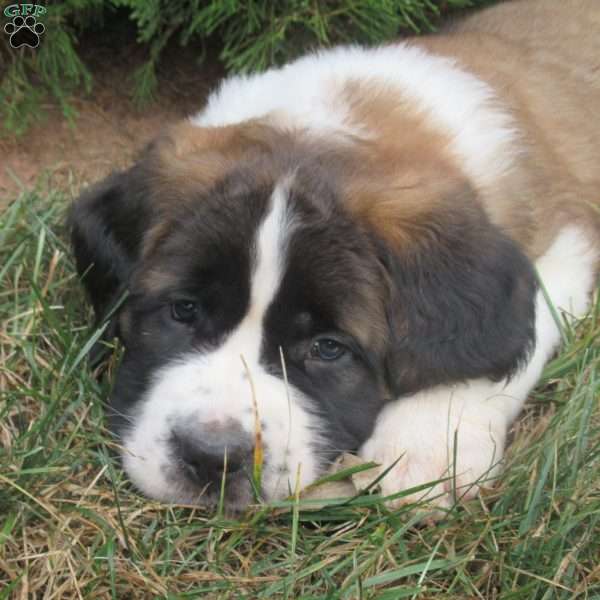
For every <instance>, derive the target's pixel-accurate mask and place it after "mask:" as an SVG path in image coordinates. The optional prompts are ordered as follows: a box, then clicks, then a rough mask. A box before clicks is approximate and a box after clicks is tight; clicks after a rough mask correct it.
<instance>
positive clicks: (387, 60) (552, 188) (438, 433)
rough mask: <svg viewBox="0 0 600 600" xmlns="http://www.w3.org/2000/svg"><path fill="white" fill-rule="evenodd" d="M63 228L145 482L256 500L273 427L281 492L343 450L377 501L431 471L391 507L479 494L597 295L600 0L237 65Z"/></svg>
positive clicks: (574, 0) (268, 493)
mask: <svg viewBox="0 0 600 600" xmlns="http://www.w3.org/2000/svg"><path fill="white" fill-rule="evenodd" d="M70 226H71V231H72V240H73V245H74V252H75V257H76V262H77V267H78V271H79V273H80V274H81V277H82V279H83V283H84V284H85V286H86V288H87V291H88V294H89V298H90V299H91V302H92V304H93V306H94V309H95V312H96V314H97V315H98V317H99V318H104V317H106V315H108V314H110V315H111V319H112V323H113V326H114V328H115V329H114V332H115V333H116V334H118V336H119V337H120V339H121V340H122V342H123V344H124V346H125V353H124V356H123V360H122V363H121V365H120V369H119V372H118V375H117V378H116V382H115V386H114V391H113V393H112V398H111V401H110V411H109V417H110V426H111V429H112V430H113V431H114V432H115V433H116V434H117V436H118V438H119V440H120V445H121V448H122V460H123V465H124V468H125V471H126V472H127V474H128V475H129V477H130V478H131V480H132V481H133V483H134V484H135V485H136V486H137V487H138V488H139V489H140V490H141V491H142V492H144V493H145V494H147V495H149V496H151V497H153V498H157V499H160V500H163V501H166V502H178V503H190V504H201V505H210V504H214V503H215V502H216V501H217V500H218V499H219V497H220V494H221V493H223V497H224V501H225V503H226V505H227V506H228V507H229V508H230V509H234V510H235V509H241V508H244V507H245V506H247V505H248V504H249V503H251V502H253V501H254V498H255V492H256V490H255V489H254V488H253V483H252V477H251V473H252V470H253V468H254V466H255V463H256V459H257V451H258V450H259V448H257V440H260V451H261V455H262V458H261V460H262V477H261V480H260V488H259V489H258V494H259V495H260V497H262V498H263V499H265V500H267V501H269V500H273V499H278V498H283V497H286V496H287V495H288V494H289V493H290V490H294V489H297V486H305V485H306V484H309V483H310V482H312V481H314V480H315V479H316V478H318V477H319V476H320V475H322V474H323V473H324V472H325V471H326V470H327V469H328V466H329V465H330V464H331V463H332V461H333V460H334V459H335V458H336V457H337V456H338V455H339V454H340V453H342V452H351V453H356V454H357V455H358V456H359V457H360V458H362V459H364V460H368V461H375V462H377V463H378V464H380V465H381V467H382V468H387V467H390V465H393V466H392V468H391V469H389V471H388V472H387V474H386V476H385V477H384V478H383V480H382V482H381V487H382V492H383V493H384V494H386V495H390V494H394V493H396V492H398V491H401V490H406V489H409V488H412V487H414V486H418V485H420V484H423V483H426V482H429V481H437V483H436V484H435V485H434V486H433V487H432V488H431V489H429V490H428V491H426V492H422V491H421V492H420V493H419V494H417V493H411V494H409V495H407V496H405V497H403V498H402V500H401V501H402V502H409V501H413V500H415V499H419V498H421V496H423V495H424V494H425V495H426V499H430V500H431V502H432V503H433V504H434V505H436V506H437V507H440V508H442V509H443V508H445V507H448V506H450V505H452V504H453V503H454V502H455V501H456V499H457V498H459V499H464V498H470V497H473V496H474V495H475V494H476V493H477V490H478V488H479V486H480V485H481V484H482V483H483V482H484V481H489V480H490V479H493V478H494V477H496V476H497V474H498V473H499V470H500V466H501V464H502V456H503V451H504V446H505V442H506V437H507V431H508V428H509V427H510V425H511V422H512V421H513V420H514V419H515V418H516V417H517V415H518V414H519V411H520V410H521V408H522V406H523V403H524V401H525V399H526V398H527V395H528V393H529V392H530V390H531V389H532V387H533V386H534V385H535V383H536V381H537V380H538V378H539V376H540V373H541V372H542V368H543V366H544V364H545V363H546V362H547V361H548V359H549V358H550V357H551V356H552V355H553V353H554V352H555V350H556V349H557V346H558V344H559V342H560V339H561V334H560V328H559V324H558V322H557V320H556V318H555V317H556V314H557V312H556V311H557V310H558V311H559V314H560V311H562V314H564V315H566V316H567V317H578V316H581V315H583V314H585V312H586V309H587V308H588V307H589V304H590V301H591V298H590V296H591V294H592V292H593V290H594V286H595V282H596V277H597V271H598V266H599V264H600V2H598V0H523V1H514V2H507V3H502V4H500V5H497V6H495V7H492V8H489V9H487V10H484V11H482V12H479V13H475V14H473V15H471V16H470V17H469V18H467V19H466V20H464V21H461V22H458V23H454V24H451V25H450V26H449V27H448V28H447V29H445V30H444V31H442V32H441V33H439V34H437V35H432V36H428V37H420V38H415V39H409V40H406V41H402V42H400V43H392V44H389V45H385V46H381V47H377V48H362V47H358V46H346V47H339V48H334V49H331V50H323V51H319V52H317V53H315V54H309V55H308V56H305V57H303V58H301V59H299V60H296V61H294V62H292V63H290V64H288V65H286V66H284V67H282V68H274V69H271V70H268V71H266V72H265V73H261V74H255V75H248V76H234V77H230V78H229V79H226V80H225V81H224V82H223V83H222V84H221V85H220V86H219V88H218V89H217V90H216V91H215V92H213V93H212V95H211V96H210V97H209V99H208V102H207V104H206V106H205V108H204V109H203V110H202V111H201V112H200V113H198V114H197V115H195V116H193V117H192V118H190V119H187V120H186V121H184V122H183V123H179V124H176V125H175V126H172V127H170V128H168V129H166V131H164V132H163V133H162V134H161V135H159V136H158V137H157V139H156V140H155V141H153V142H152V143H151V144H150V145H149V147H148V148H146V150H145V151H144V152H143V154H142V156H141V157H140V159H139V161H138V162H137V163H136V164H134V165H133V166H132V167H131V168H130V169H129V170H126V171H123V172H119V173H115V174H113V175H112V176H111V177H109V178H108V179H107V180H106V181H104V182H102V183H100V184H99V185H97V186H95V187H92V188H91V189H90V190H88V191H86V192H84V194H83V195H82V197H81V198H80V199H79V200H77V202H76V203H75V204H74V206H73V209H72V213H71V220H70ZM123 297H125V300H124V301H123ZM119 301H121V302H120V303H119ZM555 309H556V310H555ZM559 320H560V319H559ZM259 433H260V437H259V435H258V434H259ZM253 465H254V466H253ZM223 477H224V479H223ZM255 479H256V478H254V483H256V481H255ZM254 487H255V486H254ZM395 502H396V503H397V502H399V501H398V500H396V501H395ZM392 504H393V503H392Z"/></svg>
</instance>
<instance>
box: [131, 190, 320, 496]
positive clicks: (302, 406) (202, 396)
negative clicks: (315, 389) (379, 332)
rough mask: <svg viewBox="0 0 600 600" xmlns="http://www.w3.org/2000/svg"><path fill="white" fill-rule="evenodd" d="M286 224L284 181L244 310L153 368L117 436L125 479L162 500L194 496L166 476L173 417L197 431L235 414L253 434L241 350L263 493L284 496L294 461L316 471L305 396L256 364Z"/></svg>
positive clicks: (291, 483)
mask: <svg viewBox="0 0 600 600" xmlns="http://www.w3.org/2000/svg"><path fill="white" fill-rule="evenodd" d="M290 227H291V223H290V219H289V218H288V215H287V182H285V181H284V182H283V183H281V184H280V185H278V186H277V187H276V188H275V191H274V192H273V195H272V207H271V210H270V212H269V214H268V215H267V217H266V218H265V220H264V222H263V223H262V225H261V226H260V228H259V231H258V233H257V239H256V265H255V270H254V272H253V274H252V284H251V294H250V298H251V299H250V306H249V309H248V312H247V314H246V316H245V317H244V319H243V320H242V322H241V323H240V324H239V326H238V327H237V328H236V329H235V331H233V332H232V333H231V334H230V335H229V337H228V338H227V339H226V341H225V342H224V343H223V344H222V345H221V346H220V347H219V348H218V349H216V350H214V351H212V352H209V353H189V354H187V355H186V356H184V357H182V358H181V359H179V360H178V361H176V362H175V363H173V364H170V365H168V366H166V367H165V368H163V369H162V370H161V371H160V372H158V374H157V375H156V377H155V380H154V383H153V385H152V386H151V388H150V390H149V392H148V394H147V395H146V397H145V398H143V399H142V400H141V402H140V408H139V413H138V414H136V415H134V416H133V419H132V423H134V426H133V428H132V429H131V431H130V432H129V433H128V434H127V435H125V436H124V446H125V452H124V454H123V462H124V466H125V469H126V471H127V473H128V474H129V476H130V477H131V479H132V481H133V482H134V483H135V484H136V485H137V487H139V488H140V489H141V490H142V491H143V492H145V493H146V494H148V495H150V496H152V497H154V498H158V499H161V500H166V501H179V502H194V500H195V498H193V497H188V496H186V495H184V494H183V492H182V490H181V489H178V488H177V485H176V484H175V485H174V483H173V481H172V480H170V479H169V478H168V477H167V476H166V473H167V471H168V467H169V466H172V463H173V457H172V456H171V454H170V453H171V451H172V449H171V448H170V446H169V443H168V442H169V438H170V437H171V429H172V427H173V425H174V424H175V423H180V422H182V421H183V422H184V423H186V427H187V428H188V429H189V428H193V425H194V423H195V424H196V426H197V429H198V435H199V436H201V435H202V428H203V427H204V426H205V424H210V423H215V422H216V423H224V422H227V421H228V420H230V419H234V420H235V421H237V422H239V423H241V425H242V427H243V429H244V430H245V431H246V432H248V433H249V434H250V435H252V433H253V431H254V414H253V410H252V406H253V404H252V392H251V386H250V381H249V380H248V377H247V373H246V371H245V368H244V365H243V362H242V359H241V357H242V356H243V357H244V360H245V361H246V364H247V365H248V369H249V372H250V376H251V378H252V382H253V384H254V386H255V391H256V402H257V406H258V413H259V417H260V419H261V421H262V423H263V433H262V437H263V443H264V445H265V449H266V460H265V463H264V466H263V476H262V483H263V492H264V494H265V496H266V497H267V498H275V497H278V496H284V495H286V494H287V493H288V490H289V489H290V487H291V488H292V489H293V488H294V487H295V485H296V477H297V471H298V467H299V466H300V477H299V483H300V484H301V485H306V484H307V483H309V482H310V481H312V480H313V479H314V478H315V477H316V475H317V469H318V465H317V461H316V459H315V457H314V456H313V454H312V452H311V446H312V445H313V443H314V442H315V436H316V435H317V434H316V433H315V428H314V424H313V423H312V418H311V416H310V415H309V413H308V412H307V410H306V403H307V399H306V398H304V397H303V395H302V394H301V393H300V392H299V391H297V390H296V389H294V388H293V387H292V386H289V388H288V389H287V390H286V386H285V383H284V381H282V380H281V379H280V378H278V377H274V376H272V375H270V374H268V373H267V372H266V371H265V370H264V368H263V366H262V365H261V364H260V363H259V357H260V349H261V345H262V337H263V318H264V315H265V313H266V311H267V309H268V307H269V305H270V303H271V302H272V300H273V298H274V296H275V294H276V292H277V290H278V288H279V284H280V278H281V275H282V273H283V269H284V260H285V246H286V239H287V237H288V236H289V230H290ZM288 398H289V400H288Z"/></svg>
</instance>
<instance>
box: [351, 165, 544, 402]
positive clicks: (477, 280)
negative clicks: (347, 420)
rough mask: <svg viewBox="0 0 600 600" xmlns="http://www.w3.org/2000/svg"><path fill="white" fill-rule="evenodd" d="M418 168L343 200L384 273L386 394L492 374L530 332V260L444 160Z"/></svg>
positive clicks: (508, 367) (520, 354)
mask: <svg viewBox="0 0 600 600" xmlns="http://www.w3.org/2000/svg"><path fill="white" fill-rule="evenodd" d="M419 172H420V173H421V175H420V176H419V177H417V178H414V179H413V182H412V183H411V184H409V183H408V182H409V181H410V178H407V177H405V178H404V180H403V181H404V183H399V184H396V185H394V184H393V183H392V182H389V181H388V182H387V185H386V183H385V179H384V178H379V181H378V183H377V184H375V188H373V187H372V186H371V188H370V189H371V192H370V196H368V201H365V198H366V197H367V196H365V195H364V194H363V196H362V198H361V199H358V198H357V197H355V198H354V204H353V205H351V207H352V209H353V210H354V212H355V214H357V215H358V216H359V218H360V219H361V220H362V221H363V222H365V223H367V224H368V227H369V228H370V229H371V231H372V232H374V234H375V236H376V237H377V238H378V239H379V241H380V244H381V259H382V263H383V265H384V269H385V271H386V273H387V276H388V280H389V297H388V299H387V314H388V321H389V328H390V338H389V347H388V352H387V358H386V363H387V364H386V366H387V372H388V383H389V386H390V389H391V390H392V391H393V392H394V393H395V394H404V393H409V392H414V391H416V390H419V389H422V388H426V387H431V386H434V385H439V384H443V383H450V382H456V381H461V380H466V379H472V378H477V377H489V378H491V379H493V380H500V379H502V378H504V377H506V376H509V375H510V374H511V373H513V372H514V371H515V369H517V368H518V367H519V365H520V364H521V363H522V362H523V361H524V360H525V359H526V357H527V355H528V352H529V350H530V349H531V348H532V347H533V345H534V341H535V340H534V336H535V329H534V317H535V312H534V299H535V292H536V279H535V274H534V270H533V267H532V265H531V263H530V261H529V260H528V259H527V257H526V256H525V255H524V254H523V252H522V251H521V250H520V249H519V248H518V246H517V245H516V244H515V243H514V242H513V241H512V240H511V239H510V238H509V237H508V236H506V235H505V234H504V233H503V232H502V231H501V230H500V229H499V228H498V227H497V226H495V225H494V224H493V223H491V222H490V220H489V219H488V217H487V216H486V214H485V212H484V210H483V208H482V207H481V205H480V204H479V203H478V201H477V198H476V193H475V191H474V190H473V189H472V188H471V187H470V186H469V185H468V183H467V182H466V181H465V180H464V179H463V178H461V177H460V176H458V175H453V174H452V173H451V171H448V170H447V169H446V170H444V169H441V170H437V172H436V170H435V169H434V170H430V171H429V172H428V174H427V175H426V176H424V175H422V173H423V172H424V170H423V169H420V170H419ZM396 181H402V180H398V179H396ZM382 182H383V184H382ZM382 186H384V187H385V189H382ZM363 187H364V189H363V192H364V191H365V190H366V188H367V187H368V186H366V185H363Z"/></svg>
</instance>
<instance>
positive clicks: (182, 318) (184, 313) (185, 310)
mask: <svg viewBox="0 0 600 600" xmlns="http://www.w3.org/2000/svg"><path fill="white" fill-rule="evenodd" d="M197 312H198V305H197V304H196V302H192V301H191V300H176V301H175V302H172V303H171V317H173V319H174V320H175V321H179V322H180V323H191V322H192V321H193V320H194V319H195V318H196V314H197Z"/></svg>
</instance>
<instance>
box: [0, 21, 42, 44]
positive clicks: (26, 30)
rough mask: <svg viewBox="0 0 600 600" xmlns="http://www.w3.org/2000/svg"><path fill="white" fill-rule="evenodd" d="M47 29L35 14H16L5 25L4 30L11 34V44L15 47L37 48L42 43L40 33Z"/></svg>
mask: <svg viewBox="0 0 600 600" xmlns="http://www.w3.org/2000/svg"><path fill="white" fill-rule="evenodd" d="M44 31H46V28H45V27H44V25H43V24H42V23H38V22H37V19H36V18H35V17H34V16H33V15H29V16H28V17H25V18H23V17H21V16H16V17H14V18H13V20H12V22H10V23H7V24H6V25H5V26H4V32H5V33H8V35H10V40H9V41H10V45H11V46H12V47H13V48H20V47H21V46H29V47H30V48H37V47H38V45H39V43H40V35H42V33H44Z"/></svg>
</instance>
